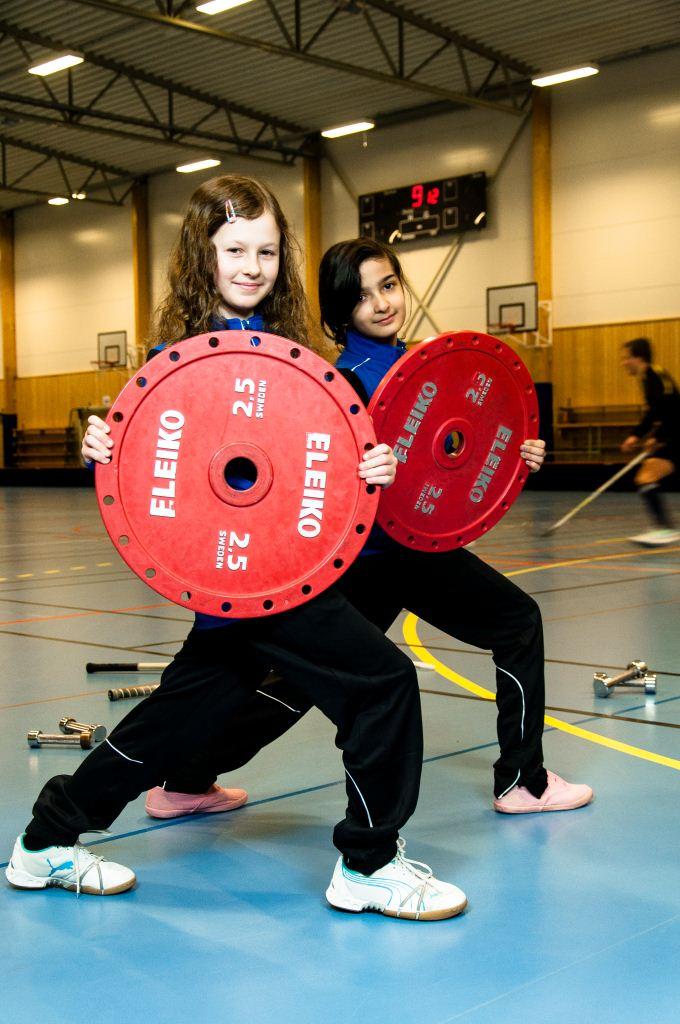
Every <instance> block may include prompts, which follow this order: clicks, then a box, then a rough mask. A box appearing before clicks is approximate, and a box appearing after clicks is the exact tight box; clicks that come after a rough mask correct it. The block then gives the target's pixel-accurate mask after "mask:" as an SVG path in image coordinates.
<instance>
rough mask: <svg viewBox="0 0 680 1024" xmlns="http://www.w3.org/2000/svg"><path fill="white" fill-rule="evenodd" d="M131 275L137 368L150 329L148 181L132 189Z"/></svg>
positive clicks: (141, 181) (142, 356)
mask: <svg viewBox="0 0 680 1024" xmlns="http://www.w3.org/2000/svg"><path fill="white" fill-rule="evenodd" d="M131 196H132V209H131V227H132V275H133V287H134V307H135V348H136V354H137V361H136V364H135V365H136V366H140V365H141V364H142V363H143V362H144V361H145V360H146V344H147V339H148V336H149V330H150V325H151V263H150V257H149V186H148V183H147V179H146V178H144V179H141V180H140V181H136V182H135V184H134V185H133V187H132V193H131Z"/></svg>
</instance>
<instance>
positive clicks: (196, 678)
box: [6, 176, 466, 919]
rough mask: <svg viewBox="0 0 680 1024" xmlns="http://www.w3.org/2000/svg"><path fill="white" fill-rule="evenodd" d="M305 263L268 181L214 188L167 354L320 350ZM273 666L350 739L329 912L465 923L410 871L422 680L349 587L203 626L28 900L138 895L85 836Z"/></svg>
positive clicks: (91, 431) (454, 896)
mask: <svg viewBox="0 0 680 1024" xmlns="http://www.w3.org/2000/svg"><path fill="white" fill-rule="evenodd" d="M293 252H294V245H293V239H292V235H291V233H290V230H289V228H288V226H287V223H286V220H285V218H284V216H283V213H282V212H281V209H280V207H279V204H278V202H277V201H276V199H275V197H274V196H273V195H272V193H271V192H270V191H269V190H268V189H266V188H265V187H264V186H263V185H262V184H260V183H259V182H257V181H255V180H254V179H250V178H240V177H236V176H225V177H220V178H215V179H213V180H212V181H209V182H207V183H206V184H205V185H203V186H201V187H200V188H199V189H198V190H197V191H196V192H195V193H194V195H193V196H192V198H191V200H190V202H189V209H188V211H187V214H186V217H185V219H184V223H183V225H182V229H181V232H180V238H179V242H178V245H177V247H176V249H175V252H174V254H173V257H172V260H171V267H170V292H169V294H168V297H167V298H166V300H165V302H164V303H163V304H162V306H161V308H160V312H159V319H158V327H157V329H156V332H155V334H154V340H155V341H156V342H159V344H158V345H156V348H157V349H158V348H161V347H163V346H164V345H165V343H166V342H167V343H170V344H181V343H182V339H183V338H185V337H189V336H191V335H193V334H196V333H197V332H199V331H201V330H219V329H220V328H221V329H225V328H230V327H231V328H234V327H238V328H246V329H257V330H260V329H262V327H263V317H265V316H266V317H268V318H270V319H269V320H268V321H267V325H266V326H267V329H274V328H275V329H276V330H280V331H285V332H286V333H287V334H290V335H292V336H293V337H294V339H295V340H296V341H297V342H298V343H300V344H304V343H305V341H306V338H307V331H306V325H307V309H306V304H305V301H304V296H303V292H302V286H301V283H300V280H299V276H298V271H297V268H296V266H295V261H294V257H293ZM207 413H208V418H209V410H207ZM110 447H111V439H110V438H109V437H108V429H107V427H106V425H105V424H103V423H102V422H101V421H99V422H94V423H91V424H90V426H89V427H88V431H87V435H86V438H85V442H84V445H83V452H84V454H85V455H86V456H88V457H89V458H91V459H93V460H94V461H98V462H101V463H105V462H107V461H109V459H110V454H109V453H110ZM395 461H396V460H395V459H394V456H393V455H392V452H391V451H390V450H389V448H388V446H387V445H378V446H377V447H375V448H373V449H372V450H370V451H369V452H367V453H366V455H365V457H364V461H362V462H361V463H360V465H359V475H360V476H361V477H362V478H363V479H364V480H366V481H367V482H370V483H373V484H379V485H383V486H388V485H389V484H390V483H391V482H392V480H393V479H394V473H395ZM265 665H266V666H269V665H274V666H275V667H276V668H277V669H278V670H279V671H281V672H282V673H284V674H286V675H288V676H290V677H291V678H294V679H295V681H296V687H297V689H298V691H299V692H300V693H301V694H302V695H303V696H304V699H305V700H306V701H307V702H308V704H310V705H312V704H313V705H316V706H317V707H318V708H319V709H320V710H321V711H323V713H324V714H325V715H326V716H327V717H328V718H330V720H331V721H332V722H333V723H334V724H335V726H336V727H337V740H336V742H337V745H338V746H339V747H340V748H341V750H342V752H343V761H344V765H345V771H346V776H347V784H346V788H347V800H348V806H347V811H346V815H345V817H344V819H343V820H342V821H341V822H339V823H338V825H337V826H336V828H335V832H334V842H335V845H336V846H337V847H338V849H339V850H340V853H341V856H340V858H339V860H338V861H337V864H336V868H335V872H334V874H333V879H332V882H331V886H330V887H329V891H328V898H329V901H330V902H332V903H333V904H334V905H335V906H338V907H341V908H342V909H346V910H352V911H355V912H359V911H361V910H366V909H375V910H378V911H379V912H381V913H384V914H386V915H388V916H392V917H406V918H415V919H428V918H446V917H452V916H454V915H455V914H458V913H460V911H461V910H463V908H464V907H465V904H466V899H465V895H464V894H463V893H462V892H461V890H460V889H458V888H457V887H456V886H454V885H450V884H448V883H446V882H440V881H438V880H437V879H435V878H433V876H432V872H431V871H430V869H429V868H427V867H426V866H425V865H422V864H420V863H418V862H416V861H411V860H409V859H407V858H406V857H405V856H404V842H403V840H402V839H400V837H399V829H400V828H401V826H402V825H403V824H404V823H405V822H406V821H407V820H408V818H409V817H410V815H411V814H412V812H413V810H414V808H415V804H416V800H417V795H418V787H419V782H420V771H421V764H422V726H421V720H420V701H419V694H418V685H417V679H416V675H415V670H414V668H413V665H412V663H411V661H410V659H409V658H407V657H406V656H405V655H404V654H402V653H401V652H400V651H399V650H398V649H397V648H396V647H395V646H394V645H393V644H392V643H391V642H390V641H388V640H387V639H386V638H385V637H384V636H383V634H382V633H381V631H380V630H379V629H376V627H375V626H373V625H372V624H371V623H369V622H368V621H367V620H366V619H364V618H363V616H361V615H360V614H359V613H358V612H357V611H356V610H355V609H354V608H353V607H352V606H351V604H350V603H349V602H348V601H347V599H346V598H345V597H344V596H343V595H342V593H341V592H340V591H339V590H338V589H337V587H331V588H330V589H328V590H326V591H324V592H323V593H321V594H319V595H318V596H316V597H315V598H313V599H312V600H311V601H309V602H308V603H307V604H304V605H302V606H300V607H298V608H294V609H292V610H290V611H286V612H282V613H279V614H276V615H270V616H267V617H264V618H260V619H248V620H240V621H239V620H236V621H232V622H230V623H229V622H227V620H225V619H222V618H214V617H211V616H207V615H197V616H196V624H195V626H194V627H193V629H192V630H191V632H190V634H189V636H188V638H187V640H186V642H185V644H184V646H183V647H182V649H181V650H180V652H179V653H178V654H177V656H176V657H175V659H174V660H173V662H172V663H171V664H170V665H169V667H168V668H167V669H166V670H165V671H164V672H163V676H162V678H161V684H160V687H159V688H158V690H156V691H155V692H154V693H153V694H152V695H151V696H150V697H148V698H147V699H146V700H145V701H143V702H142V703H141V704H139V705H138V706H137V707H136V708H134V710H133V711H131V712H130V713H129V714H128V715H127V716H126V717H125V718H124V719H123V720H122V722H120V724H119V725H118V726H116V728H115V729H114V730H113V731H112V732H111V734H110V736H109V737H108V738H107V739H106V740H105V741H104V742H103V743H102V744H101V746H99V747H98V748H97V749H95V750H93V751H92V753H91V754H90V755H89V756H88V757H87V758H86V759H85V760H84V761H83V762H82V764H81V765H80V767H79V768H78V770H77V771H76V772H75V774H74V775H72V776H69V775H58V776H56V777H55V778H53V779H50V780H49V782H47V784H46V785H45V786H44V787H43V789H42V791H41V792H40V794H39V796H38V799H37V801H36V803H35V805H34V807H33V818H32V820H31V822H30V823H29V825H28V827H27V829H26V832H25V833H24V834H23V835H21V836H19V838H18V839H17V841H16V843H15V846H14V850H13V853H12V858H11V860H10V863H9V865H8V867H7V871H6V874H7V878H8V880H9V882H10V883H11V884H12V885H13V886H15V887H16V888H19V889H44V888H47V887H49V886H59V887H61V888H64V889H70V890H75V891H77V892H85V893H91V894H94V895H107V894H113V893H119V892H124V891H125V890H127V889H130V888H131V887H132V886H133V885H134V883H135V875H134V873H133V872H132V871H131V870H130V869H129V868H126V867H124V866H123V865H121V864H116V863H113V862H109V861H105V860H103V859H102V858H101V857H97V856H95V855H94V854H93V853H91V852H90V851H89V850H88V849H86V848H85V847H83V846H81V845H80V843H79V841H78V838H79V836H80V834H81V833H83V832H89V831H93V830H101V829H106V828H108V827H109V825H111V823H112V822H113V821H114V820H115V819H116V817H117V816H118V815H119V814H120V812H121V811H122V810H123V808H124V807H125V805H126V804H127V803H128V802H129V801H130V800H134V799H135V798H136V797H137V796H139V794H140V793H142V792H143V791H144V790H145V789H149V788H150V787H157V786H159V785H161V784H162V783H163V781H164V780H165V779H167V777H168V774H169V772H170V771H171V770H172V769H173V768H174V766H175V765H176V764H177V763H178V762H180V761H181V760H182V759H184V758H187V759H191V757H192V755H193V754H195V753H196V752H197V751H199V750H200V747H201V745H202V743H203V738H204V737H205V736H206V735H210V734H212V733H214V731H215V722H221V721H225V722H228V720H229V718H230V716H233V715H234V714H235V713H236V712H237V711H238V710H239V709H240V708H242V707H244V706H245V705H247V703H248V701H249V700H251V699H252V697H253V694H254V693H255V691H256V689H257V687H258V684H259V683H260V681H261V679H262V667H263V666H265Z"/></svg>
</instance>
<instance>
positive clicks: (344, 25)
mask: <svg viewBox="0 0 680 1024" xmlns="http://www.w3.org/2000/svg"><path fill="white" fill-rule="evenodd" d="M121 3H122V4H123V5H124V6H127V7H128V8H129V9H130V10H131V11H133V12H135V11H136V12H150V13H151V14H157V13H158V7H157V5H156V3H155V2H154V0H121ZM402 3H403V6H404V7H405V8H407V9H408V10H410V11H412V12H414V13H416V14H421V15H423V16H425V17H428V18H430V19H432V20H433V21H435V22H437V21H438V22H440V23H441V24H442V25H445V26H447V27H448V28H449V29H452V30H455V31H458V32H460V33H462V34H463V35H465V36H468V37H470V38H472V39H476V40H478V41H479V42H480V43H482V44H484V45H486V46H488V47H490V48H492V49H494V50H496V51H501V52H503V53H505V54H507V55H508V57H510V58H513V59H515V60H517V61H521V62H523V63H524V64H526V65H528V66H531V67H534V68H542V69H549V68H555V67H561V66H564V65H568V64H570V63H572V62H576V61H580V60H583V59H593V58H601V59H603V60H606V59H607V57H610V56H612V55H616V54H621V53H625V52H631V51H639V50H641V49H642V48H644V47H655V46H659V45H663V44H665V43H668V42H669V41H673V40H675V41H680V39H679V37H680V27H679V21H680V19H679V18H678V3H677V0H637V2H636V0H599V2H598V3H596V4H594V3H593V2H592V0H569V2H568V3H565V2H564V0H543V2H538V0H487V2H486V3H484V4H480V3H479V0H456V3H455V4H453V3H452V2H451V0H402ZM276 10H277V12H278V13H279V16H280V17H281V18H282V19H283V21H284V22H285V24H286V26H287V29H288V31H289V33H290V34H291V35H292V34H293V33H294V23H293V12H294V3H293V0H276ZM366 10H368V11H369V12H370V17H371V19H372V22H373V25H374V27H375V30H376V32H377V34H378V36H379V38H380V40H382V42H383V43H384V44H385V46H386V47H387V48H388V50H389V51H390V54H395V53H396V25H395V22H394V20H393V19H391V18H390V17H389V16H388V15H386V14H384V13H383V12H380V11H377V10H376V9H374V8H371V4H370V0H367V3H366ZM332 11H333V3H332V0H303V2H302V41H303V44H305V43H306V42H308V41H309V40H310V38H311V36H312V34H313V33H314V32H315V31H316V30H317V29H318V28H319V26H321V25H322V24H323V22H324V20H325V19H326V18H328V16H329V15H330V14H331V13H332ZM183 17H184V18H185V19H187V20H188V21H191V22H194V23H195V24H196V25H203V26H206V27H209V28H213V29H218V30H222V31H225V32H232V33H239V34H242V35H244V36H248V37H251V38H254V39H257V40H259V41H260V42H264V43H272V44H274V45H276V46H286V45H287V44H286V37H285V34H284V33H283V32H282V31H281V28H280V27H279V25H278V24H277V22H276V19H275V18H274V17H273V16H272V13H271V10H270V7H269V5H268V4H267V2H266V0H253V2H252V3H250V4H246V5H244V6H242V7H240V8H236V9H235V10H233V11H229V12H225V13H223V14H221V15H218V16H216V17H214V18H210V17H207V16H204V15H201V14H199V13H197V12H196V11H195V10H193V9H192V8H191V6H190V7H188V9H187V11H186V12H185V13H184V15H183ZM0 19H2V20H5V21H7V22H10V23H13V24H15V25H17V26H19V27H23V28H24V29H26V30H30V31H32V32H34V33H39V34H41V35H43V36H46V37H51V38H53V39H54V40H55V41H58V42H60V43H63V44H64V45H65V46H68V47H72V48H74V49H79V48H83V49H86V50H88V49H89V50H92V51H93V52H95V53H97V54H99V55H100V56H102V57H106V58H109V59H111V60H116V61H119V62H122V63H126V64H129V65H132V66H136V67H137V68H138V69H140V70H144V71H146V72H147V73H151V74H154V75H158V76H161V77H163V78H167V79H170V80H173V81H176V82H177V83H184V84H185V85H186V86H188V87H190V88H193V89H197V90H201V91H204V92H206V93H209V94H213V95H216V96H219V97H220V98H223V99H224V100H227V101H230V102H232V103H235V104H238V105H240V106H242V107H246V108H248V109H250V110H255V111H258V112H260V113H261V114H262V115H263V116H267V115H269V116H275V117H278V118H280V119H283V120H286V121H291V122H294V123H296V124H298V125H300V126H302V127H304V128H306V129H309V130H317V129H319V128H323V127H327V126H328V125H329V124H337V123H342V122H343V121H346V120H350V119H355V118H357V117H362V116H371V115H374V114H376V113H378V112H389V111H393V110H403V109H405V108H410V107H414V106H418V105H419V104H423V103H428V102H431V101H432V100H434V99H436V96H435V95H433V94H430V93H428V92H418V91H415V90H412V89H409V88H407V87H406V86H405V85H404V84H400V83H395V82H392V83H389V82H385V83H383V82H377V81H371V80H369V79H367V78H362V77H359V76H355V75H350V74H347V73H344V72H341V71H338V70H335V69H331V68H329V67H328V66H324V65H323V63H321V64H310V63H304V62H302V61H300V60H297V59H294V58H293V57H292V56H283V55H280V54H275V53H274V54H272V53H265V52H263V51H262V50H258V49H247V48H245V47H244V46H241V45H238V44H237V43H235V42H234V41H229V40H226V39H222V38H219V39H218V38H212V37H211V36H209V35H206V34H204V33H200V32H194V31H183V30H179V29H177V28H175V27H168V26H167V25H164V24H161V23H159V22H158V21H154V22H149V21H140V20H138V19H136V18H132V17H128V16H127V15H125V14H120V13H112V12H110V11H106V10H102V9H98V8H96V7H93V6H90V5H89V4H88V3H83V2H78V0H51V2H50V3H49V4H46V3H45V2H44V0H3V2H2V5H1V6H0ZM405 42H406V48H405V56H406V70H407V72H408V71H412V70H413V69H414V68H416V67H417V66H418V65H419V64H420V63H421V62H422V61H424V60H426V59H427V58H428V56H430V55H431V54H433V53H434V51H435V49H436V47H437V45H438V44H437V41H436V39H435V38H433V37H432V36H431V35H428V34H426V33H425V32H423V31H421V30H420V29H418V28H416V27H413V26H407V28H406V31H405ZM23 45H24V48H25V51H26V53H27V57H25V56H22V52H21V50H20V49H19V48H18V47H17V46H16V44H15V43H13V42H11V41H10V40H8V39H5V40H4V41H3V42H2V43H0V93H1V92H5V93H10V94H12V93H13V94H16V95H23V96H24V97H26V98H29V97H30V98H32V99H33V100H34V101H36V102H38V103H40V102H43V101H46V100H48V99H49V96H48V92H47V90H46V89H45V86H44V84H42V83H41V82H40V81H38V80H37V79H35V78H32V77H29V76H28V75H27V74H26V64H27V60H31V61H33V60H34V59H35V60H37V59H38V58H43V57H47V56H49V53H50V51H48V50H46V48H45V47H44V46H40V45H37V44H35V43H31V42H26V43H24V44H23ZM310 53H311V54H313V55H315V56H317V57H319V58H321V59H322V60H338V61H343V62H347V63H351V64H355V65H358V66H360V67H362V68H368V69H374V70H376V71H379V72H382V73H385V74H389V73H390V65H389V62H388V61H387V60H386V58H385V56H384V54H383V53H382V52H381V48H380V45H379V43H378V42H377V41H376V39H375V37H374V35H373V33H372V32H371V29H370V27H369V25H368V24H367V20H366V17H365V15H364V14H363V13H361V11H360V12H359V13H351V12H350V11H348V10H341V11H338V12H337V13H336V14H335V15H334V16H333V18H332V20H331V22H330V25H329V27H328V28H327V29H326V30H325V31H324V33H323V34H322V35H321V36H320V38H319V39H318V40H317V41H316V42H315V43H314V44H313V46H312V47H311V50H310ZM467 67H468V71H469V73H470V76H471V77H472V80H473V82H474V83H475V85H478V84H479V83H481V81H482V80H483V79H484V77H485V76H486V75H487V73H488V71H489V68H490V64H489V62H488V60H487V59H486V58H483V57H481V56H475V55H473V54H471V55H469V56H468V57H467ZM417 77H418V79H419V81H422V82H424V83H428V84H429V85H431V86H436V87H437V88H439V89H447V90H449V91H451V92H460V91H463V89H464V76H463V73H462V69H461V66H460V63H459V61H458V60H457V58H456V56H455V49H454V48H453V47H451V46H450V47H448V48H447V49H446V50H445V51H444V52H442V53H441V54H440V55H439V56H437V57H436V59H434V60H432V61H430V62H428V63H427V65H426V66H425V67H424V68H423V70H422V71H420V72H419V74H418V76H417ZM110 78H111V74H110V72H108V71H106V70H104V69H102V68H99V67H96V66H94V65H92V64H90V63H86V64H84V65H81V66H80V67H78V68H76V69H75V70H74V72H73V85H74V93H73V99H74V102H75V103H76V104H83V105H85V104H87V103H88V102H89V101H91V100H92V98H93V97H94V96H96V95H97V94H98V92H99V91H100V90H101V89H102V87H103V86H104V85H105V84H106V83H107V82H108V81H109V80H110ZM499 80H500V75H499V74H498V75H497V76H496V79H495V81H499ZM48 84H49V86H50V88H51V89H52V90H53V91H54V92H55V94H56V95H57V96H58V97H59V99H60V100H61V101H65V100H66V99H67V95H68V94H67V78H66V76H57V77H55V78H51V79H49V80H48ZM142 91H143V93H144V96H145V97H146V99H147V101H148V103H149V104H150V106H151V108H152V109H153V111H154V112H155V113H156V116H157V117H158V119H159V120H161V121H164V120H166V119H167V99H166V96H165V94H164V92H163V91H162V90H159V89H157V88H154V87H150V86H143V87H142ZM98 109H99V110H100V111H102V112H104V111H108V112H110V113H113V114H116V115H117V116H118V117H121V118H130V117H133V118H140V119H142V120H147V119H148V118H149V116H150V115H149V111H148V109H147V108H146V106H145V103H144V101H143V100H142V99H141V98H140V96H139V95H138V94H137V93H136V91H135V90H134V88H133V87H132V86H131V85H130V83H129V82H127V81H120V82H117V83H116V84H115V85H114V86H112V87H111V88H110V90H109V91H108V92H107V94H106V96H105V97H104V99H103V100H102V101H101V103H100V104H99V106H98ZM12 111H15V114H13V113H12ZM208 111H209V108H208V107H207V106H205V105H204V104H202V103H200V102H197V101H196V100H194V99H191V98H188V97H179V96H177V97H176V98H175V105H174V115H175V120H176V123H177V124H179V125H180V126H181V127H182V128H188V127H190V126H191V125H192V124H196V123H197V122H198V121H199V119H201V118H202V117H204V116H205V114H206V113H208ZM57 116H58V115H57V114H56V113H54V112H52V111H49V110H44V109H41V108H40V107H39V106H36V105H34V106H29V105H27V104H21V103H12V102H11V101H9V100H7V99H2V98H0V134H1V133H2V132H3V131H6V132H9V133H11V134H12V135H15V136H17V137H18V138H23V139H28V140H31V141H33V142H39V143H40V144H41V145H46V146H52V147H55V148H58V149H61V150H64V151H66V152H68V153H71V154H74V155H80V156H82V157H89V158H90V159H94V160H99V161H102V162H105V163H111V164H115V165H118V166H121V167H125V168H127V169H129V170H130V172H132V173H141V172H144V171H151V172H153V171H155V170H158V169H159V168H160V167H170V166H173V165H174V164H175V163H177V162H180V161H182V160H188V159H191V158H192V157H193V156H199V155H204V154H206V153H208V152H209V151H211V150H214V151H215V152H216V153H218V155H220V154H222V153H227V152H228V151H229V146H228V144H227V143H226V141H224V142H222V143H219V142H214V141H212V140H210V139H205V140H201V139H190V140H188V144H187V146H186V147H181V146H179V145H175V144H172V143H169V142H167V141H162V140H158V139H156V141H152V140H150V139H148V138H138V137H136V136H137V135H139V134H141V131H142V130H141V129H136V128H135V127H134V126H131V125H129V124H122V123H115V122H114V121H113V120H101V119H99V118H94V117H92V116H90V117H87V118H85V119H83V121H82V122H81V125H80V127H79V128H77V127H75V126H68V125H66V124H62V123H57V124H42V123H40V121H39V119H40V118H41V117H42V118H44V117H51V118H55V117H57ZM17 117H18V118H19V121H18V123H13V122H16V118H17ZM31 118H33V120H31ZM234 122H235V124H236V128H237V131H238V132H239V133H242V134H244V135H246V136H247V137H253V135H254V133H256V132H257V131H258V129H259V127H260V125H259V123H258V122H256V121H252V120H249V119H247V118H244V117H243V116H242V115H234ZM88 127H91V128H92V127H96V128H99V129H101V128H106V127H109V128H111V129H112V130H113V131H115V132H116V133H117V134H111V135H107V134H103V133H102V132H101V131H97V132H95V131H90V130H85V129H86V128H88ZM202 127H203V129H204V131H205V132H206V133H211V134H212V133H215V134H219V135H220V136H221V137H223V138H224V139H225V140H226V138H227V137H228V135H229V134H230V133H231V127H230V125H229V121H228V119H227V117H226V116H225V115H224V114H223V113H222V112H219V113H217V114H215V115H214V116H211V117H210V118H209V119H208V120H206V121H204V122H203V125H202ZM147 134H148V133H147ZM283 134H284V135H285V134H286V133H285V132H284V133H283ZM271 137H272V136H271V132H270V130H269V129H267V130H266V131H265V133H264V135H263V136H262V138H263V139H269V138H271ZM12 159H13V160H15V161H16V166H18V167H19V166H20V167H21V168H24V167H28V166H30V162H31V160H32V159H34V158H33V156H32V155H31V154H26V155H24V154H22V155H21V156H16V157H13V158H12ZM36 159H37V158H36ZM50 175H53V178H51V177H50ZM42 180H45V181H47V182H48V183H49V184H50V187H54V188H55V189H57V188H58V187H59V183H60V178H59V174H58V168H57V169H56V171H55V165H46V167H45V169H44V171H41V181H42ZM52 182H53V185H52ZM24 201H25V200H24V199H23V197H21V196H18V195H12V194H9V193H7V192H0V205H2V206H3V207H4V208H6V207H7V206H14V205H17V203H23V202H24Z"/></svg>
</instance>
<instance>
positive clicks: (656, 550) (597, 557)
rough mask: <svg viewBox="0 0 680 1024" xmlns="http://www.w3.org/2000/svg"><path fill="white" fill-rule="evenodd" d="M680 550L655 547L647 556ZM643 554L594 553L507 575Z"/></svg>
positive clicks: (646, 552) (634, 552)
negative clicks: (589, 555)
mask: <svg viewBox="0 0 680 1024" xmlns="http://www.w3.org/2000/svg"><path fill="white" fill-rule="evenodd" d="M675 551H680V547H674V548H653V549H652V550H651V551H645V552H644V554H645V555H646V556H650V555H668V554H671V552H675ZM642 554H643V552H642V551H627V552H626V553H625V554H623V555H593V556H592V557H590V558H588V557H586V558H570V559H569V560H568V561H565V562H546V563H545V564H544V565H532V566H529V568H528V569H515V570H513V572H507V573H506V574H505V575H506V576H524V575H525V574H526V573H529V572H545V571H546V569H564V568H567V567H569V566H571V565H587V564H588V563H589V562H606V561H613V560H614V559H617V558H640V557H641V555H642Z"/></svg>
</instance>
